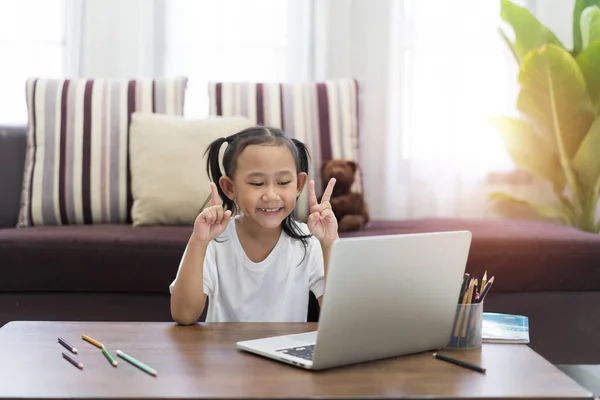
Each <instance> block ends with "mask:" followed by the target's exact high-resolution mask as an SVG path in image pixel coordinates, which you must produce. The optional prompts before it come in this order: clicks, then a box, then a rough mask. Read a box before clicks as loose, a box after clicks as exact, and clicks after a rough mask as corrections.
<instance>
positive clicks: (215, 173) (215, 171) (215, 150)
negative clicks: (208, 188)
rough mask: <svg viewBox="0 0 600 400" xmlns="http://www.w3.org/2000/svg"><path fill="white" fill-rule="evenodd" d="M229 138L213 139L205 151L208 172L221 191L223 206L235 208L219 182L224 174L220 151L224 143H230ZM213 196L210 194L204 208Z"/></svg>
mask: <svg viewBox="0 0 600 400" xmlns="http://www.w3.org/2000/svg"><path fill="white" fill-rule="evenodd" d="M228 142H229V141H228V139H227V138H224V137H222V138H218V139H216V140H215V141H213V142H212V143H211V144H210V145H209V146H208V147H207V149H206V151H205V152H204V155H205V156H207V157H206V173H207V174H208V177H209V178H210V180H211V181H212V182H214V183H215V184H216V185H217V191H218V192H219V197H220V198H221V201H222V202H223V208H225V209H226V210H233V201H232V200H230V199H229V197H227V196H226V195H225V192H223V189H221V185H220V184H219V179H221V177H222V176H223V173H222V172H221V166H220V165H219V153H220V151H221V146H223V143H228ZM210 199H211V196H210V195H209V196H208V199H206V201H205V203H204V205H203V206H202V208H203V209H204V207H206V206H207V205H208V204H209V203H210Z"/></svg>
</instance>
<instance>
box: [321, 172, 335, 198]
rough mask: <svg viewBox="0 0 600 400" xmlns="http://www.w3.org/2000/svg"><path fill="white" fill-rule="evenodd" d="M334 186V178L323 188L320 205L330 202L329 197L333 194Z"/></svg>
mask: <svg viewBox="0 0 600 400" xmlns="http://www.w3.org/2000/svg"><path fill="white" fill-rule="evenodd" d="M334 186H335V178H331V179H330V180H329V183H328V184H327V187H326V188H325V192H323V197H321V203H325V202H326V201H329V200H331V195H332V194H333V187H334Z"/></svg>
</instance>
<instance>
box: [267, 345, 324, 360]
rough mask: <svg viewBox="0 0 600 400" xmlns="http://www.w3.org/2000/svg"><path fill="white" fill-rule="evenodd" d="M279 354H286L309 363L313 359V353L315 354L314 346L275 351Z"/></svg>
mask: <svg viewBox="0 0 600 400" xmlns="http://www.w3.org/2000/svg"><path fill="white" fill-rule="evenodd" d="M276 351H277V352H279V353H283V354H288V355H290V356H294V357H298V358H303V359H305V360H309V361H311V360H312V359H313V353H314V352H315V345H314V344H310V345H308V346H300V347H290V348H288V349H281V350H276Z"/></svg>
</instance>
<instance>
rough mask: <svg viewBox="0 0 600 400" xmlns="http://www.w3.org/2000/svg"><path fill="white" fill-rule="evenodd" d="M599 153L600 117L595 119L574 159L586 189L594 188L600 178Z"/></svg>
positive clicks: (574, 164) (574, 166) (575, 166)
mask: <svg viewBox="0 0 600 400" xmlns="http://www.w3.org/2000/svg"><path fill="white" fill-rule="evenodd" d="M598 153H600V117H597V118H596V119H595V120H594V123H593V124H592V126H591V127H590V130H589V131H588V133H587V135H586V137H585V139H583V141H582V142H581V146H580V147H579V150H578V151H577V154H575V158H574V159H573V168H574V169H575V171H576V172H577V175H578V176H579V179H580V181H581V183H582V184H583V186H584V188H585V189H586V190H589V189H594V188H595V187H596V186H597V185H598V180H599V179H600V157H599V156H598V155H599V154H598Z"/></svg>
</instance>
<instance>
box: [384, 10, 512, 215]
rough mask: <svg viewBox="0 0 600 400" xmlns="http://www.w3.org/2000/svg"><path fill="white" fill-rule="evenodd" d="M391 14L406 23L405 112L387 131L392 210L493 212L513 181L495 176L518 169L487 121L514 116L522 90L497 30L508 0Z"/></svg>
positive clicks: (401, 91) (401, 81)
mask: <svg viewBox="0 0 600 400" xmlns="http://www.w3.org/2000/svg"><path fill="white" fill-rule="evenodd" d="M521 3H523V2H521ZM397 5H398V3H397ZM392 15H394V19H395V23H394V25H398V26H402V27H404V28H403V29H401V31H400V32H399V34H398V35H397V36H395V44H392V52H396V53H397V54H398V55H397V57H396V58H395V59H394V60H391V62H392V63H393V64H394V67H393V68H392V74H397V76H396V78H395V79H394V83H395V85H394V86H392V87H393V89H392V90H393V91H395V92H397V95H396V99H397V100H398V104H399V105H400V110H399V112H398V113H396V114H394V113H391V115H390V118H391V129H390V131H389V133H388V134H389V135H390V136H391V137H393V139H392V140H394V141H395V143H396V146H394V148H395V152H394V154H390V157H389V160H390V162H389V164H388V165H389V167H390V174H389V179H390V182H389V187H390V188H391V190H390V191H389V192H388V193H387V204H388V209H389V211H390V214H391V215H392V216H394V217H398V218H411V217H427V216H447V217H452V216H455V217H490V216H493V214H494V212H493V211H492V209H491V206H492V204H491V203H490V202H489V201H488V194H489V192H490V191H491V190H495V189H501V188H503V186H506V184H508V182H504V183H503V182H500V183H491V182H490V181H489V178H490V175H491V174H496V175H497V176H498V173H508V172H511V171H513V170H514V165H513V163H512V161H511V160H510V159H509V157H508V155H507V153H506V151H505V150H504V146H503V144H502V142H501V140H500V136H499V135H498V132H497V131H496V130H495V129H494V128H493V127H491V125H489V124H488V123H487V122H486V118H487V117H489V116H494V115H506V114H514V104H515V101H516V95H517V93H518V86H517V74H518V66H517V64H516V62H515V61H514V59H513V58H512V55H511V54H510V52H509V50H508V49H507V47H506V45H505V43H504V42H503V41H502V40H501V39H500V36H499V35H498V32H497V29H498V26H500V24H501V20H500V2H499V1H477V0H457V1H453V2H447V1H443V0H434V1H429V2H427V3H424V2H420V1H415V0H406V1H404V2H402V4H401V7H400V9H396V10H395V12H394V13H393V14H392ZM398 39H400V40H398Z"/></svg>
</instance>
